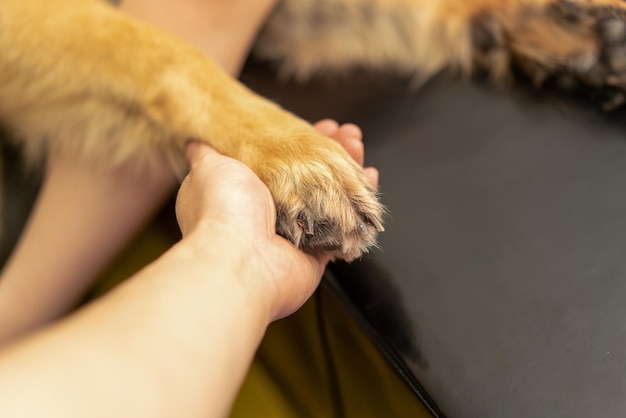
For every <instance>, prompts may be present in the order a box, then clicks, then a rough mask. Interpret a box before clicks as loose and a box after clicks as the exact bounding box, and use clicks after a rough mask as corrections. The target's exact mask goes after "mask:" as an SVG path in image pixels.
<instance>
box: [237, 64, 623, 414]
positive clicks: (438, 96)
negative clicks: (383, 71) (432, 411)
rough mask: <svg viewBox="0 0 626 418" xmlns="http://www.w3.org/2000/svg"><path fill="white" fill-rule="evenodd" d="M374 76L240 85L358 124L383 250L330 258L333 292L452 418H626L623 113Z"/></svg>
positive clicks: (260, 76) (255, 75) (448, 81)
mask: <svg viewBox="0 0 626 418" xmlns="http://www.w3.org/2000/svg"><path fill="white" fill-rule="evenodd" d="M375 78H376V77H374V78H365V77H354V78H344V79H341V80H338V81H335V82H311V83H307V84H305V85H303V86H300V85H295V84H292V83H277V82H274V81H271V79H270V78H269V76H267V75H266V74H265V73H264V72H263V71H259V70H252V71H248V72H247V73H246V74H245V75H244V77H243V80H244V81H246V82H247V83H248V84H249V85H251V86H252V87H253V88H254V89H255V90H257V91H259V92H260V93H262V94H264V95H265V96H267V97H269V98H272V99H274V100H276V101H277V102H279V103H281V104H282V105H284V106H285V107H287V108H289V109H291V110H293V111H294V112H296V113H298V114H300V115H302V116H303V117H305V118H307V119H310V120H315V119H320V118H324V117H334V118H337V119H339V120H340V121H341V122H347V121H351V122H355V123H358V124H359V125H360V126H361V127H362V128H363V130H364V132H365V146H366V163H367V164H369V165H375V166H376V167H377V168H378V169H379V170H380V172H381V178H380V191H381V193H382V200H383V202H384V203H385V204H386V205H387V206H388V207H389V209H390V213H391V216H390V217H389V218H388V220H387V224H386V228H387V230H386V232H384V233H383V234H382V235H381V236H380V248H381V249H380V250H375V251H374V252H373V253H372V254H371V255H370V256H369V257H368V258H367V259H366V260H363V261H360V262H355V263H353V264H351V265H350V266H347V267H345V266H340V270H341V271H343V272H344V273H345V275H346V277H348V278H347V279H346V280H345V282H344V286H345V289H346V292H347V293H348V294H353V295H354V298H355V299H356V300H357V301H358V302H359V303H360V304H361V305H362V308H363V310H364V311H365V312H366V314H368V315H369V317H370V318H372V320H373V322H375V323H378V326H379V327H380V328H381V329H380V332H381V333H383V334H386V335H387V336H388V337H389V339H391V340H392V344H395V345H396V348H397V349H398V350H399V351H400V352H401V353H404V354H405V358H406V361H407V364H408V365H409V366H410V368H411V371H412V372H413V373H414V375H415V376H416V377H417V378H418V379H419V381H420V382H421V383H422V385H423V386H424V387H425V388H426V390H427V391H428V393H429V394H430V395H431V396H432V397H433V398H434V400H435V401H436V402H437V404H438V405H439V407H441V409H442V410H443V412H444V413H446V414H447V415H449V416H452V417H470V418H473V417H483V418H484V417H498V418H505V417H512V418H513V417H514V418H518V417H569V418H576V417H581V418H582V417H585V418H587V417H592V416H593V417H599V416H602V417H622V416H626V303H624V300H625V299H626V254H625V252H626V193H625V192H624V190H625V189H626V126H625V124H624V122H622V121H623V120H626V114H624V113H623V112H617V113H612V114H608V115H607V114H605V113H602V112H601V111H600V110H598V106H596V105H592V104H590V103H587V102H584V101H579V100H578V99H575V98H573V97H571V96H564V95H556V94H543V93H535V92H531V91H530V90H529V89H524V88H520V89H511V90H505V89H496V88H492V87H489V86H486V85H484V84H482V83H477V82H461V81H458V80H455V79H453V78H450V77H446V76H441V77H438V78H437V79H435V80H434V81H432V82H430V83H428V84H427V85H425V86H423V87H422V88H421V89H419V90H412V89H411V85H410V82H409V81H403V80H396V81H394V82H382V77H378V79H375ZM368 287H369V288H370V290H369V291H368ZM380 289H382V291H381V290H380ZM377 295H379V296H377ZM377 297H378V298H381V300H377ZM382 299H386V300H382ZM389 307H392V308H393V309H389ZM368 310H369V312H368ZM385 312H387V313H389V315H390V317H391V318H392V319H393V318H396V319H397V321H396V322H397V325H398V326H396V327H395V329H393V328H394V327H393V324H392V326H391V327H389V326H388V325H389V321H388V320H387V321H386V322H385V321H384V320H382V319H381V318H380V316H385V315H386V313H385ZM381 324H382V325H381ZM385 324H386V325H385ZM375 325H376V324H375ZM394 341H395V342H394ZM416 354H417V355H416Z"/></svg>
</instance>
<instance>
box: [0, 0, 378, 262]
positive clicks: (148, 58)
mask: <svg viewBox="0 0 626 418" xmlns="http://www.w3.org/2000/svg"><path fill="white" fill-rule="evenodd" d="M0 51H2V53H1V54H0V92H1V95H0V120H1V121H2V123H3V124H6V125H7V126H8V127H9V128H10V129H12V131H13V132H14V134H15V135H16V137H17V138H19V139H21V140H22V141H23V143H24V144H25V147H26V151H27V153H28V154H29V156H30V158H31V159H35V158H37V156H38V155H39V154H41V153H42V152H43V151H46V150H51V149H58V150H62V152H64V153H66V154H69V155H74V156H75V158H86V159H90V160H91V161H93V162H94V163H97V164H98V165H100V166H101V167H103V168H110V167H113V166H115V165H117V164H121V163H123V162H127V161H129V160H132V161H133V162H135V163H136V164H150V161H151V160H153V158H163V157H165V158H167V159H168V160H169V161H170V162H171V163H172V167H173V168H174V169H175V170H177V171H178V172H179V173H183V172H184V163H183V161H184V160H183V154H182V148H183V146H184V143H185V141H187V140H189V139H191V138H199V139H203V140H206V141H208V142H210V143H211V144H212V145H213V146H214V147H215V148H216V149H218V150H219V151H220V152H222V153H224V154H226V155H228V156H231V157H233V158H236V159H239V160H241V161H242V162H244V163H245V164H247V165H248V166H249V167H251V168H252V169H253V170H254V171H255V172H256V173H257V174H258V175H259V177H260V178H261V179H262V180H263V181H264V182H265V183H266V184H267V185H268V187H269V188H270V191H271V192H272V194H273V196H274V199H275V201H276V205H277V210H278V213H279V223H278V225H277V226H278V229H279V231H280V232H281V233H282V234H283V235H285V236H286V237H287V238H289V239H291V240H292V241H293V242H295V243H296V244H298V245H300V246H302V247H304V248H306V249H308V250H311V251H327V252H330V253H331V254H333V255H335V256H337V257H342V258H346V259H353V258H356V257H358V256H360V255H361V254H362V253H363V252H364V251H366V250H367V248H369V247H371V246H372V245H374V243H375V237H376V231H377V230H380V229H382V226H381V222H382V221H381V216H382V208H381V206H380V204H379V203H378V201H377V200H376V197H375V195H374V192H373V190H372V187H371V185H370V184H369V183H368V181H367V180H366V178H365V176H364V173H363V170H362V169H361V168H360V167H359V166H358V165H357V164H356V163H355V162H354V161H353V160H352V159H351V158H350V157H349V156H348V154H347V153H346V152H345V151H344V150H343V149H342V148H341V147H340V146H339V145H338V144H337V143H335V142H334V141H332V140H330V139H328V138H326V137H325V136H323V135H321V134H319V133H317V132H316V131H315V130H314V129H313V128H312V127H310V126H309V125H308V124H307V123H305V122H304V121H301V120H300V119H298V118H296V117H295V116H293V115H291V114H289V113H287V112H286V111H284V110H282V109H280V108H279V107H278V106H276V105H274V104H272V103H270V102H268V101H266V100H264V99H262V98H260V97H258V96H256V95H254V94H253V93H251V92H250V91H249V90H247V89H246V88H244V87H243V86H242V85H240V84H238V83H237V82H236V81H234V80H233V79H231V78H230V77H229V76H227V75H226V74H225V73H224V72H223V71H222V70H221V69H220V68H218V66H217V65H215V64H214V63H213V62H211V60H209V59H208V58H206V57H205V56H204V55H203V54H201V53H200V52H198V51H196V50H195V49H193V48H191V47H189V46H187V45H185V44H184V43H182V42H178V41H176V40H175V39H173V38H170V37H169V36H167V35H165V34H163V33H161V32H159V31H158V30H156V29H153V28H152V27H150V26H147V25H143V24H140V23H138V22H136V21H134V20H132V19H130V18H128V17H126V16H124V15H122V14H121V13H119V12H117V11H116V10H114V9H113V8H111V7H109V6H108V5H106V4H104V3H100V2H97V1H88V0H81V1H72V0H5V1H3V4H2V10H1V12H0ZM303 224H304V225H307V228H306V230H303V228H302V227H301V226H300V225H303Z"/></svg>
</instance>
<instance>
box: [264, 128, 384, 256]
mask: <svg viewBox="0 0 626 418" xmlns="http://www.w3.org/2000/svg"><path fill="white" fill-rule="evenodd" d="M289 147H290V149H289V150H283V151H282V152H280V154H279V155H277V157H276V158H272V157H271V155H272V154H273V153H272V152H267V150H266V152H264V153H263V155H264V157H265V159H264V160H263V161H260V162H259V163H257V164H254V167H253V169H254V171H255V172H256V173H257V175H259V177H260V178H261V179H262V180H263V181H264V182H265V184H266V185H267V186H268V188H269V190H270V192H271V193H272V196H273V198H274V202H275V204H276V211H277V221H276V231H277V233H278V234H279V235H281V236H283V237H284V238H286V239H288V240H289V241H291V242H292V243H294V244H295V245H296V246H297V247H299V248H301V249H303V250H304V251H307V252H309V253H313V254H320V253H326V254H329V255H330V256H331V257H333V258H338V259H344V260H346V261H351V260H354V259H356V258H359V257H360V256H362V255H363V254H364V253H366V252H367V251H368V250H369V249H370V248H371V247H372V246H375V245H376V237H377V234H378V232H380V231H383V226H382V222H383V214H384V209H383V206H382V205H381V203H380V202H379V201H378V199H377V197H376V192H375V190H374V186H373V185H372V184H371V183H370V182H369V180H368V179H367V178H366V176H365V173H364V171H363V169H362V167H360V166H359V165H358V164H357V163H356V162H355V161H354V160H352V158H351V157H350V156H349V155H348V154H347V152H346V151H344V149H343V148H342V147H341V146H340V145H339V144H338V143H336V142H335V141H334V140H332V139H329V138H327V137H325V136H324V135H321V134H318V133H317V132H315V131H313V130H311V132H308V129H307V130H306V133H305V134H302V136H301V137H299V138H292V141H290V145H289Z"/></svg>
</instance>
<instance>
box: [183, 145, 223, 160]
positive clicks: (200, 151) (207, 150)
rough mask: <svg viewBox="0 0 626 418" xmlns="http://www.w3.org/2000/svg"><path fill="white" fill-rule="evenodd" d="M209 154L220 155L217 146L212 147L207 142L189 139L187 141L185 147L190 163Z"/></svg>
mask: <svg viewBox="0 0 626 418" xmlns="http://www.w3.org/2000/svg"><path fill="white" fill-rule="evenodd" d="M209 154H215V155H219V153H218V152H217V151H216V150H215V148H213V147H211V146H210V145H209V144H207V143H206V142H200V141H189V142H188V143H187V147H186V148H185V157H186V158H187V161H189V163H190V164H193V163H195V162H196V161H198V160H199V159H200V158H202V157H204V156H205V155H209Z"/></svg>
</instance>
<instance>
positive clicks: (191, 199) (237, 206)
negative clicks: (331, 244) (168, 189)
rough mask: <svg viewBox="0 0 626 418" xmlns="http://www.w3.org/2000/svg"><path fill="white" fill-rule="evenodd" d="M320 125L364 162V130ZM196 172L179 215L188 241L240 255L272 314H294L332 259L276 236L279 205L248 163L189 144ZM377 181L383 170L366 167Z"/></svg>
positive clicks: (184, 188)
mask: <svg viewBox="0 0 626 418" xmlns="http://www.w3.org/2000/svg"><path fill="white" fill-rule="evenodd" d="M315 126H316V128H317V129H318V130H319V131H320V132H322V133H324V134H326V135H328V136H329V137H331V138H333V139H335V140H337V141H338V142H339V143H340V144H341V145H343V146H344V148H345V149H346V150H347V151H348V153H350V155H351V156H352V157H353V158H354V159H355V160H356V161H357V162H358V163H359V164H363V158H364V151H363V143H362V141H361V138H362V134H361V131H360V129H359V128H358V127H356V126H355V125H351V124H347V125H342V126H339V125H338V124H337V123H336V122H334V121H331V120H324V121H321V122H319V123H317V124H316V125H315ZM187 158H188V160H189V161H190V163H191V171H190V173H189V175H188V176H187V178H186V179H185V180H184V182H183V184H182V185H181V188H180V191H179V194H178V198H177V202H176V215H177V218H178V222H179V226H180V228H181V231H182V233H183V237H184V239H188V238H189V237H192V236H193V237H195V239H200V241H201V242H202V243H203V244H202V245H206V247H207V249H208V248H215V247H216V246H218V247H221V248H220V250H219V251H221V252H223V253H224V254H230V255H232V254H233V253H236V254H238V255H239V256H240V257H243V258H239V260H245V261H244V263H245V265H246V267H247V268H248V271H249V272H252V273H253V274H254V276H255V278H254V280H253V282H254V284H253V285H254V286H258V289H257V292H258V295H263V296H267V298H268V299H267V300H268V303H269V305H270V316H271V318H272V319H278V318H281V317H284V316H287V315H289V314H291V313H293V312H294V311H295V310H296V309H298V308H299V307H300V306H301V305H302V304H303V303H304V302H305V301H306V300H307V299H308V298H309V297H310V296H311V294H312V293H313V291H314V290H315V288H316V287H317V285H318V284H319V281H320V278H321V276H322V273H323V271H324V268H325V266H326V264H327V262H328V258H327V257H324V256H318V257H315V256H312V255H310V254H306V253H304V252H302V251H300V250H298V249H296V248H295V247H294V246H293V245H292V244H291V243H290V242H288V241H287V240H285V239H284V238H282V237H280V236H278V235H276V229H275V226H276V209H275V207H274V202H273V200H272V197H271V194H270V192H269V190H268V189H267V188H266V187H265V185H264V184H263V183H262V182H261V180H259V178H258V177H257V176H256V175H255V174H254V173H253V172H252V171H251V170H250V169H248V168H247V167H246V166H244V165H243V164H241V163H240V162H238V161H236V160H233V159H231V158H228V157H225V156H222V155H220V154H219V153H218V152H217V151H215V150H214V149H212V148H211V147H209V146H208V145H206V144H201V143H197V142H194V143H191V144H189V145H188V147H187ZM366 173H367V175H368V177H369V178H370V180H371V181H372V183H373V184H377V183H378V172H377V171H376V170H375V169H373V168H368V169H366Z"/></svg>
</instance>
